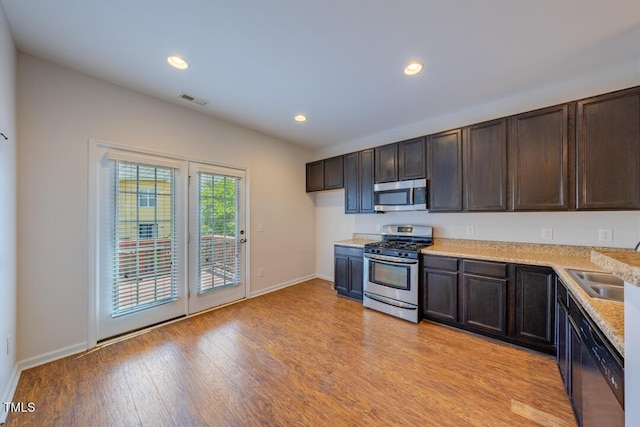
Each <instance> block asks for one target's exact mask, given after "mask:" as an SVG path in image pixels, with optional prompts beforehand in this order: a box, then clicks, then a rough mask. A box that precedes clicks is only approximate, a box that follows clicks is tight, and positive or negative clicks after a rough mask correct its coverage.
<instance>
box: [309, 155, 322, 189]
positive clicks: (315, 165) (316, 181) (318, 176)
mask: <svg viewBox="0 0 640 427" xmlns="http://www.w3.org/2000/svg"><path fill="white" fill-rule="evenodd" d="M320 190H324V160H318V161H317V162H311V163H307V193H310V192H312V191H320Z"/></svg>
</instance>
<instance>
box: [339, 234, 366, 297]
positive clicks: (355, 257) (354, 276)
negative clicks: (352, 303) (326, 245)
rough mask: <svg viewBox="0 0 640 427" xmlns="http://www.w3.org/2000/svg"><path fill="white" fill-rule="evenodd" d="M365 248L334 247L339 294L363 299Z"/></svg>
mask: <svg viewBox="0 0 640 427" xmlns="http://www.w3.org/2000/svg"><path fill="white" fill-rule="evenodd" d="M363 256H364V249H362V248H354V247H350V246H335V247H334V275H335V277H334V282H335V287H336V291H337V292H338V295H342V296H344V297H348V298H352V299H355V300H358V301H362V285H363V279H364V272H363V268H364V262H363Z"/></svg>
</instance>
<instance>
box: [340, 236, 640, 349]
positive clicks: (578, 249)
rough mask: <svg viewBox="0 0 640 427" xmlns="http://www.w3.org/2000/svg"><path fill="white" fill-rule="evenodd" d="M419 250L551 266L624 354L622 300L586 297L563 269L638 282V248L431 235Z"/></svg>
mask: <svg viewBox="0 0 640 427" xmlns="http://www.w3.org/2000/svg"><path fill="white" fill-rule="evenodd" d="M378 240H380V236H378V235H357V234H356V235H354V236H353V239H348V240H341V241H337V242H334V244H336V245H341V246H353V247H364V245H365V244H366V243H371V242H375V241H378ZM422 253H423V254H429V255H442V256H452V257H457V258H473V259H480V260H487V261H501V262H509V263H515V264H527V265H538V266H543V267H551V268H553V269H554V271H555V272H556V273H557V274H558V277H560V279H562V282H563V283H564V284H565V285H566V286H567V289H568V290H569V292H570V293H571V295H572V296H573V297H574V299H575V300H576V301H577V302H578V303H579V304H580V305H582V307H583V308H584V310H585V311H586V312H587V313H588V314H589V315H590V316H591V318H592V319H593V320H594V322H595V323H596V324H597V325H598V327H599V328H600V329H601V330H602V332H603V333H604V334H605V336H606V337H607V338H608V339H609V341H611V344H612V345H613V346H614V347H615V348H616V349H617V350H618V352H620V354H621V355H623V356H624V304H623V303H621V302H617V301H609V300H604V299H598V298H592V297H590V296H589V295H588V294H587V293H586V292H585V291H584V290H583V289H582V288H581V287H580V285H578V283H577V282H576V281H575V280H574V279H573V278H572V277H571V276H570V275H569V273H567V272H566V271H565V269H567V268H574V269H582V270H591V271H609V272H613V274H615V275H617V276H619V277H621V278H623V279H624V280H626V281H629V282H630V283H635V284H638V285H639V286H640V252H635V251H630V250H626V249H609V248H593V247H586V246H563V245H541V244H534V243H512V242H492V241H480V240H459V239H434V244H433V245H432V246H429V247H427V248H425V249H422ZM594 254H596V255H594ZM623 274H624V276H623ZM627 278H629V279H632V280H627Z"/></svg>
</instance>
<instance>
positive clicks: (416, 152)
mask: <svg viewBox="0 0 640 427" xmlns="http://www.w3.org/2000/svg"><path fill="white" fill-rule="evenodd" d="M426 148H427V146H426V143H425V138H424V137H420V138H415V139H410V140H408V141H402V142H400V143H399V144H398V154H399V161H398V175H399V178H400V181H402V180H405V179H421V178H426V177H427V153H426Z"/></svg>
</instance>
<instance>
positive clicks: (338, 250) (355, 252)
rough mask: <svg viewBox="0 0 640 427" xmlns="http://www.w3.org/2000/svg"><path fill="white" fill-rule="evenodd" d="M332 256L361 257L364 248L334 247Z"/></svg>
mask: <svg viewBox="0 0 640 427" xmlns="http://www.w3.org/2000/svg"><path fill="white" fill-rule="evenodd" d="M334 254H335V255H344V256H356V257H357V256H363V255H364V248H357V247H353V246H340V245H336V246H334Z"/></svg>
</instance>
